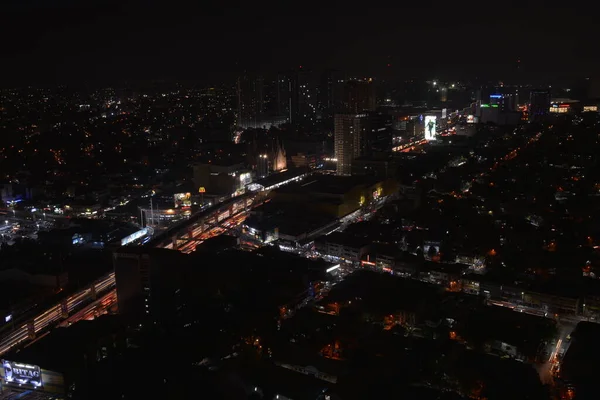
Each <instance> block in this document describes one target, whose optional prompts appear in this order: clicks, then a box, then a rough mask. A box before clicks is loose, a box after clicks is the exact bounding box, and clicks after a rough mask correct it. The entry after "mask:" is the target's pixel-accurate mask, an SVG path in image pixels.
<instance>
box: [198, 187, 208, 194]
mask: <svg viewBox="0 0 600 400" xmlns="http://www.w3.org/2000/svg"><path fill="white" fill-rule="evenodd" d="M198 193H206V189H205V188H204V186H200V189H198Z"/></svg>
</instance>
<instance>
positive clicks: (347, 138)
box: [334, 114, 368, 175]
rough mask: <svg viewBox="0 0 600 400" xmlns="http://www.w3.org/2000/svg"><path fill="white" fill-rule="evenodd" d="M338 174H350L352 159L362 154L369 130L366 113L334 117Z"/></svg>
mask: <svg viewBox="0 0 600 400" xmlns="http://www.w3.org/2000/svg"><path fill="white" fill-rule="evenodd" d="M334 126H335V128H334V133H335V137H334V141H335V157H336V159H337V174H338V175H350V174H351V171H352V161H353V160H354V159H355V158H356V157H359V156H360V155H361V154H362V147H363V146H362V143H364V142H365V137H366V135H367V132H368V118H367V115H366V114H336V115H335V117H334Z"/></svg>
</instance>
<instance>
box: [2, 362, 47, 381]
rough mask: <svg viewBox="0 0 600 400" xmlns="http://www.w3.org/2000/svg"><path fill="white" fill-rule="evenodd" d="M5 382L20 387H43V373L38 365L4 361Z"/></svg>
mask: <svg viewBox="0 0 600 400" xmlns="http://www.w3.org/2000/svg"><path fill="white" fill-rule="evenodd" d="M2 366H3V367H4V380H5V381H6V383H17V384H19V385H28V384H29V385H32V386H34V387H40V386H42V371H41V370H40V367H38V366H37V365H30V364H22V363H18V362H14V361H8V360H3V361H2Z"/></svg>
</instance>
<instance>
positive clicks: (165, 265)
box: [113, 247, 184, 321]
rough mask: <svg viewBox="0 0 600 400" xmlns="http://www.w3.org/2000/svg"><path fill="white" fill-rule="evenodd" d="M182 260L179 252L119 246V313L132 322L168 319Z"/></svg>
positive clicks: (115, 262)
mask: <svg viewBox="0 0 600 400" xmlns="http://www.w3.org/2000/svg"><path fill="white" fill-rule="evenodd" d="M183 259H184V257H182V254H181V253H178V252H174V251H168V250H164V249H145V248H141V247H131V248H130V247H123V248H121V249H119V250H118V251H117V252H115V253H114V254H113V265H114V268H115V281H116V287H117V298H118V305H119V314H121V315H125V316H126V317H128V318H132V319H134V320H145V319H151V320H154V321H164V320H165V319H168V318H170V317H172V314H173V313H172V312H171V311H172V310H173V309H176V304H175V303H176V302H177V289H179V288H180V287H181V282H182V281H181V279H180V277H181V275H180V269H181V267H182V266H183V265H184V262H183Z"/></svg>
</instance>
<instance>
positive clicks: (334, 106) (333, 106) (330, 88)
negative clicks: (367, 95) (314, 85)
mask: <svg viewBox="0 0 600 400" xmlns="http://www.w3.org/2000/svg"><path fill="white" fill-rule="evenodd" d="M345 84H346V79H345V78H344V76H343V74H342V73H341V72H340V71H336V70H332V69H328V70H326V71H325V72H323V73H322V74H321V82H320V84H319V109H320V110H321V112H322V113H323V117H324V118H330V119H331V118H333V114H334V113H335V112H336V111H341V110H342V109H343V101H342V100H343V94H344V86H345Z"/></svg>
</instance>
